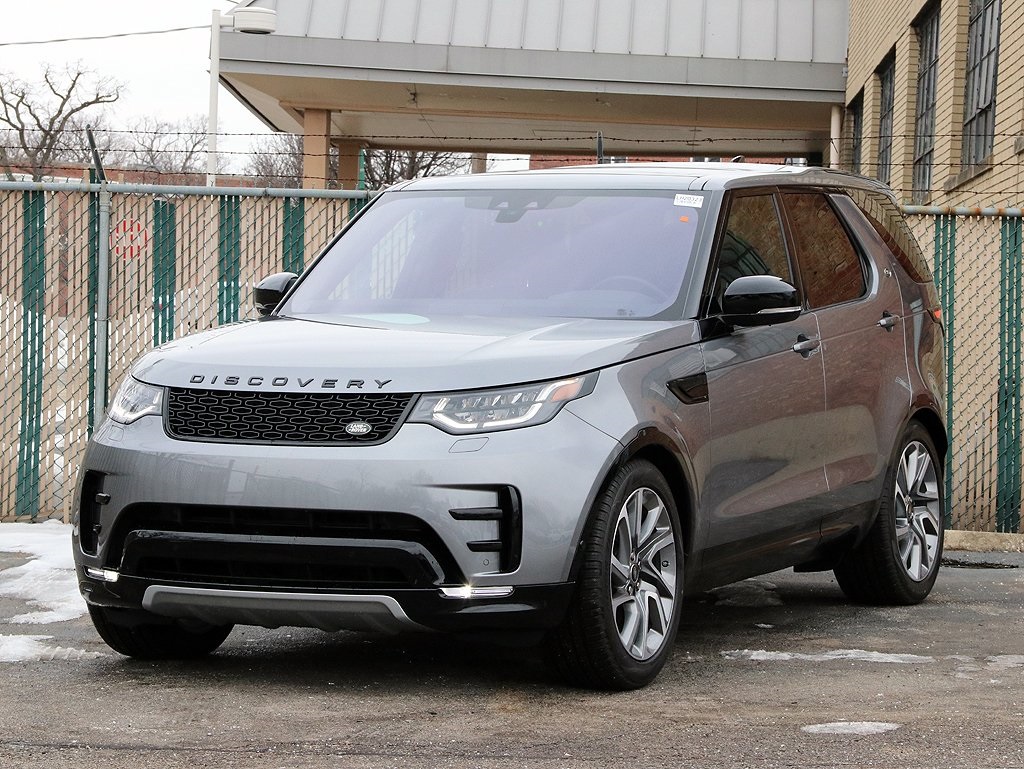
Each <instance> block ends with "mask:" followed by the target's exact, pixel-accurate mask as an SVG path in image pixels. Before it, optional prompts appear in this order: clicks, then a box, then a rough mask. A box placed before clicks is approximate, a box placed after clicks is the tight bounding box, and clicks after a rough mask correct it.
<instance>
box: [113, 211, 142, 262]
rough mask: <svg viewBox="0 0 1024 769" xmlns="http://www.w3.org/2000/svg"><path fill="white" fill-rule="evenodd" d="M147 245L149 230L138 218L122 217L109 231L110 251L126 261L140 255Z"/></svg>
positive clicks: (114, 255) (115, 256)
mask: <svg viewBox="0 0 1024 769" xmlns="http://www.w3.org/2000/svg"><path fill="white" fill-rule="evenodd" d="M147 246H149V230H148V229H146V227H145V226H144V225H143V224H142V222H140V221H139V220H138V219H122V220H121V221H120V222H118V223H117V226H115V227H114V229H113V230H112V231H111V233H110V253H111V255H112V256H113V257H114V258H117V259H123V260H124V261H126V262H127V261H128V260H130V259H138V258H139V257H140V256H142V254H143V252H144V251H145V250H146V247H147Z"/></svg>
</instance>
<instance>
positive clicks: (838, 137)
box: [828, 104, 843, 168]
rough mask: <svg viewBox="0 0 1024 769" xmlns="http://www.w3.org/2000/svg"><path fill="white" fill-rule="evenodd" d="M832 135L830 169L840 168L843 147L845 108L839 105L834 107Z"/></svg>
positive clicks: (830, 141)
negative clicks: (840, 150)
mask: <svg viewBox="0 0 1024 769" xmlns="http://www.w3.org/2000/svg"><path fill="white" fill-rule="evenodd" d="M830 133H831V137H830V139H829V145H828V166H829V168H839V155H840V152H839V149H840V147H842V144H840V142H841V141H842V136H843V108H842V106H841V105H839V104H833V105H832V127H831V131H830Z"/></svg>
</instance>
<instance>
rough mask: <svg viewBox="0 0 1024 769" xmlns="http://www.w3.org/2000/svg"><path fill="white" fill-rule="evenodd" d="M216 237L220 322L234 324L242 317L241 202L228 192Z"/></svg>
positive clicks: (222, 207) (222, 199) (218, 320)
mask: <svg viewBox="0 0 1024 769" xmlns="http://www.w3.org/2000/svg"><path fill="white" fill-rule="evenodd" d="M219 213H220V215H219V218H218V223H219V234H218V237H217V256H218V291H217V322H218V324H220V325H224V324H225V323H234V322H235V321H237V320H238V318H239V316H240V299H241V291H240V288H239V274H240V272H241V261H242V245H241V244H242V222H241V219H242V201H241V198H238V197H235V196H231V195H226V196H224V197H222V198H221V199H220V212H219Z"/></svg>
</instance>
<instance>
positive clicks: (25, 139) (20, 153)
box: [0, 64, 123, 181]
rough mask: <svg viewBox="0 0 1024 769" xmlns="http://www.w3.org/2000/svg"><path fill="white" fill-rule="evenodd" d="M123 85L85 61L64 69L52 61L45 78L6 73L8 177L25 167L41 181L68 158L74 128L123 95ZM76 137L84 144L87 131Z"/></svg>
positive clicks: (3, 102) (3, 120) (0, 90)
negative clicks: (28, 78)
mask: <svg viewBox="0 0 1024 769" xmlns="http://www.w3.org/2000/svg"><path fill="white" fill-rule="evenodd" d="M122 87H123V86H122V85H121V83H118V82H116V81H114V80H112V79H111V78H107V77H100V76H98V75H96V74H95V73H93V72H90V71H89V70H86V69H83V68H82V66H81V64H76V65H68V66H67V67H65V68H64V69H58V68H55V67H53V66H50V65H47V67H46V68H45V70H44V71H43V79H42V82H40V83H28V82H25V81H24V80H20V79H18V78H16V77H13V76H11V75H7V74H0V127H2V129H3V133H4V134H5V136H4V137H2V138H0V144H2V145H3V146H4V148H5V149H4V150H3V151H2V154H0V163H2V164H3V166H4V169H5V171H6V173H7V176H8V178H12V176H13V174H14V173H24V174H28V175H30V176H31V177H32V178H33V179H34V180H36V181H38V180H40V179H42V178H43V177H44V176H46V175H47V174H48V173H50V172H51V171H52V170H53V168H54V166H55V165H56V164H58V163H59V162H60V161H61V160H64V159H66V155H67V154H68V147H69V145H70V144H72V141H71V136H72V134H71V133H70V132H71V131H72V130H73V129H76V128H78V127H79V125H80V121H81V119H82V118H83V117H85V116H86V115H87V114H95V113H96V112H97V108H99V107H101V106H102V105H104V104H112V103H113V102H115V101H117V99H118V97H119V96H120V95H121V89H122ZM74 143H78V144H84V143H85V142H84V137H81V136H75V137H74Z"/></svg>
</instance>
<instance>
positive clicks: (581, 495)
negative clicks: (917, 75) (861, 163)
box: [74, 164, 946, 689]
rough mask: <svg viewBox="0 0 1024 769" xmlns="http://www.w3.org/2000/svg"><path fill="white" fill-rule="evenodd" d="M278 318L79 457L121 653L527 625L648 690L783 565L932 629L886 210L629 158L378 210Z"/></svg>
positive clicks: (572, 657) (228, 345)
mask: <svg viewBox="0 0 1024 769" xmlns="http://www.w3.org/2000/svg"><path fill="white" fill-rule="evenodd" d="M254 301H255V304H256V310H257V311H258V314H259V316H260V317H259V320H258V321H253V322H245V323H240V324H236V325H231V326H226V327H221V328H217V329H214V330H212V331H207V332H204V333H199V334H194V335H191V336H187V337H184V338H181V339H178V340H176V341H174V342H171V343H170V344H166V345H164V346H162V347H160V348H158V349H156V350H153V351H151V352H149V353H147V354H145V355H144V356H142V358H141V359H140V360H138V361H137V362H136V363H135V365H134V366H133V367H132V369H131V372H130V375H129V376H127V377H126V378H125V380H124V382H123V383H122V384H121V386H120V388H119V389H118V391H117V393H116V395H115V396H114V398H113V400H112V403H111V405H110V408H109V411H108V413H107V418H106V420H105V422H104V423H103V424H102V426H101V427H100V428H99V429H98V430H97V431H96V433H95V435H94V436H93V438H92V441H91V443H90V445H89V447H88V449H87V452H86V454H85V459H84V463H83V466H82V470H81V472H80V477H79V481H78V489H77V501H76V504H75V513H74V524H75V529H74V532H75V533H74V552H75V559H76V564H77V569H78V577H79V580H80V585H81V590H82V593H83V595H84V596H85V599H86V601H87V602H88V606H89V611H90V614H91V616H92V619H93V621H94V623H95V625H96V628H97V630H98V631H99V633H100V635H101V636H102V637H103V639H104V640H105V641H106V642H107V643H108V644H109V645H110V646H111V647H112V648H114V649H115V650H117V651H119V652H121V653H123V654H127V655H131V656H135V657H141V658H174V657H176V658H182V657H194V656H198V655H203V654H207V653H209V652H211V651H213V650H214V649H216V648H217V647H218V645H220V644H221V643H222V642H223V641H224V639H225V638H226V637H227V635H228V633H229V632H230V631H231V628H232V626H233V625H234V624H248V625H261V626H265V627H279V626H285V625H294V626H307V627H316V628H322V629H325V630H339V629H369V630H379V631H393V630H406V629H413V630H433V631H488V632H492V633H502V634H509V635H512V634H519V633H524V632H527V631H530V632H533V633H535V634H536V635H537V636H538V637H543V638H544V639H545V643H544V648H545V649H546V651H547V654H548V656H549V657H550V659H551V662H552V664H553V665H554V667H555V668H556V669H557V670H558V671H560V672H561V673H562V674H563V675H564V676H565V677H566V678H567V679H568V680H569V681H570V682H573V683H575V684H578V685H584V686H591V687H599V688H619V689H626V688H634V687H638V686H643V685H644V684H646V683H648V682H650V681H651V680H652V679H653V678H654V677H655V676H656V675H657V673H658V671H659V670H660V669H661V668H662V667H663V666H664V664H665V661H666V659H667V658H668V657H669V655H670V654H671V651H672V647H673V644H674V639H675V636H676V631H677V627H678V624H679V618H680V615H681V614H682V613H683V612H684V611H685V606H684V604H683V603H682V599H683V597H684V596H685V595H688V594H691V593H693V592H695V591H700V590H704V589H707V588H710V587H713V586H716V585H722V584H724V583H728V582H732V581H735V580H739V579H742V578H745V577H749V576H752V575H757V574H762V573H766V572H770V571H773V570H776V569H780V568H784V567H796V568H797V569H800V570H819V571H825V570H832V571H833V572H834V573H835V576H836V579H837V581H838V583H839V586H840V587H841V588H842V590H843V591H844V592H845V593H846V595H847V596H849V597H850V598H851V599H852V600H854V601H858V602H867V603H878V604H913V603H916V602H919V601H921V600H923V599H924V598H925V597H926V596H927V595H928V593H929V591H930V590H931V588H932V585H933V584H934V582H935V578H936V574H937V571H938V568H939V561H940V556H941V550H942V539H943V521H944V509H943V505H944V493H943V461H944V456H945V453H946V433H945V429H944V426H943V414H944V408H943V406H942V404H943V399H944V393H943V383H944V381H945V380H944V375H943V328H942V318H941V312H940V309H939V304H938V300H937V296H936V292H935V289H934V287H933V285H932V281H931V277H930V274H929V270H928V266H927V263H926V261H925V259H924V258H923V256H922V254H921V252H920V250H919V248H918V246H917V244H916V243H915V241H914V238H913V237H912V235H911V234H910V231H909V230H908V228H907V225H906V223H905V222H904V221H903V219H902V217H901V214H900V212H899V209H898V207H897V206H896V204H895V201H894V199H893V197H892V195H891V193H890V192H889V191H888V190H887V189H886V188H885V187H884V186H882V185H880V184H878V183H875V182H873V181H870V180H867V179H863V178H860V177H856V176H852V175H847V174H843V173H839V172H835V171H829V170H823V169H811V168H794V167H780V166H767V165H745V164H636V165H614V166H608V165H603V166H594V167H584V168H580V167H577V168H570V169H559V170H549V171H536V172H524V173H509V174H488V175H477V176H460V177H451V178H433V179H422V180H418V181H414V182H409V183H405V184H402V185H400V186H398V187H396V188H393V189H391V190H388V191H386V192H385V193H383V194H381V195H379V196H378V197H376V198H375V199H374V200H373V202H372V203H371V204H370V205H368V206H367V207H366V208H365V209H364V210H363V211H361V212H360V213H359V215H358V216H356V217H355V218H354V220H353V221H352V222H351V223H350V224H349V225H348V226H347V227H346V228H345V230H344V231H343V232H342V233H341V234H340V235H339V236H338V237H337V238H336V239H335V240H334V241H333V242H332V243H331V244H330V245H329V246H328V247H327V248H326V249H325V250H324V251H323V253H322V254H321V255H320V256H319V257H318V258H317V259H316V261H315V263H313V264H312V266H310V267H309V268H308V269H307V270H306V271H305V272H304V273H303V274H302V275H301V276H296V275H293V274H289V273H278V274H275V275H272V276H269V277H267V278H266V279H265V280H263V281H262V282H261V283H260V284H259V285H258V286H257V287H256V289H255V292H254Z"/></svg>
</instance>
